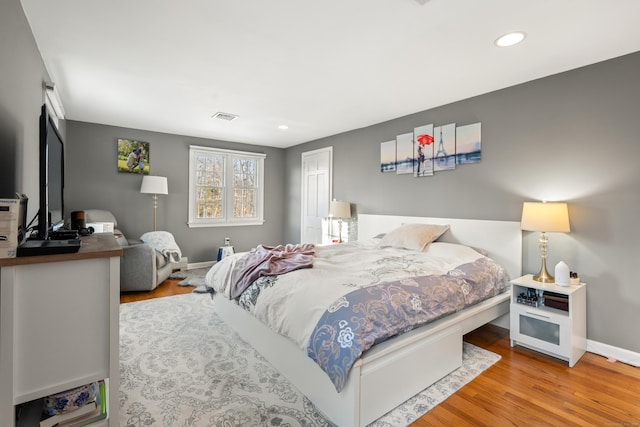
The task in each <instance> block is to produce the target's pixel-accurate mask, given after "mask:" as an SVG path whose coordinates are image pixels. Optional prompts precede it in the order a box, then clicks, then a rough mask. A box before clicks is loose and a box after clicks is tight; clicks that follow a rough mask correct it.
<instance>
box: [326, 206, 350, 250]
mask: <svg viewBox="0 0 640 427" xmlns="http://www.w3.org/2000/svg"><path fill="white" fill-rule="evenodd" d="M329 215H330V216H332V217H334V218H338V243H342V219H343V218H351V203H349V202H341V201H338V200H332V201H331V204H330V206H329Z"/></svg>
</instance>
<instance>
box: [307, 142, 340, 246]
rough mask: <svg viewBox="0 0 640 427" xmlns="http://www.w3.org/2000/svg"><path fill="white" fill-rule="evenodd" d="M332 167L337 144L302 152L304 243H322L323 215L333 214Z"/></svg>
mask: <svg viewBox="0 0 640 427" xmlns="http://www.w3.org/2000/svg"><path fill="white" fill-rule="evenodd" d="M332 170H333V147H327V148H321V149H319V150H314V151H308V152H306V153H302V221H301V223H300V241H301V242H302V243H322V218H324V217H327V216H328V215H329V202H330V200H331V188H332V186H331V181H332Z"/></svg>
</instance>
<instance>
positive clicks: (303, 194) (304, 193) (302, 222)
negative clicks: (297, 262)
mask: <svg viewBox="0 0 640 427" xmlns="http://www.w3.org/2000/svg"><path fill="white" fill-rule="evenodd" d="M322 152H328V153H329V200H328V201H329V202H331V200H332V199H333V146H329V147H323V148H318V149H316V150H311V151H305V152H304V153H302V154H301V156H300V196H301V197H300V234H299V235H300V242H302V237H303V232H304V229H305V226H306V222H305V211H304V205H305V202H306V200H307V187H306V185H305V181H306V175H305V173H306V172H305V167H304V166H305V164H304V162H305V158H306V157H310V156H313V155H315V154H318V153H322Z"/></svg>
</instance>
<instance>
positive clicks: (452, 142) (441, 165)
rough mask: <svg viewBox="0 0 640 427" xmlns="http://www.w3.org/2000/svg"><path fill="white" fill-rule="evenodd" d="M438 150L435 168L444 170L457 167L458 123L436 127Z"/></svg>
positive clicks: (435, 157)
mask: <svg viewBox="0 0 640 427" xmlns="http://www.w3.org/2000/svg"><path fill="white" fill-rule="evenodd" d="M434 134H435V135H437V140H438V150H437V151H436V154H435V156H434V162H433V170H434V171H443V170H451V169H455V168H456V124H455V123H451V124H448V125H444V126H438V127H436V128H434Z"/></svg>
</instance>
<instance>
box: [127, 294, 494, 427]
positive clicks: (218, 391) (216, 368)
mask: <svg viewBox="0 0 640 427" xmlns="http://www.w3.org/2000/svg"><path fill="white" fill-rule="evenodd" d="M499 359H500V356H499V355H497V354H494V353H492V352H489V351H486V350H483V349H481V348H478V347H475V346H473V345H471V344H468V343H464V355H463V362H462V367H461V368H459V369H457V370H456V371H454V372H452V373H451V374H450V375H448V376H447V377H445V378H443V379H442V380H440V381H438V382H437V383H436V384H434V385H432V386H431V387H429V388H427V389H426V390H424V391H422V392H421V393H419V394H418V395H416V396H414V397H412V398H411V399H409V400H408V401H406V402H405V403H403V404H402V405H400V406H399V407H397V408H396V409H394V410H393V411H391V412H389V413H388V414H386V415H384V416H383V417H381V418H380V419H378V420H377V421H375V422H374V423H373V424H371V425H372V426H376V427H387V426H389V427H390V426H393V427H397V426H406V425H408V424H410V423H411V422H413V421H415V420H416V419H418V418H420V416H422V415H424V414H425V413H426V412H427V411H429V410H430V409H431V408H433V407H434V406H436V405H438V404H439V403H440V402H442V401H443V400H445V399H446V398H447V397H448V396H450V395H451V394H453V393H455V391H456V390H458V389H459V388H461V387H462V386H463V385H465V384H466V383H468V382H469V381H471V380H472V379H473V378H475V377H476V376H477V375H479V374H480V373H481V372H482V371H484V370H485V369H487V368H488V367H490V366H491V365H493V364H494V363H495V362H497V361H498V360H499ZM120 381H121V383H120V425H121V426H123V427H124V426H127V427H130V426H131V427H133V426H149V425H158V426H220V427H231V426H238V427H239V426H265V427H271V426H279V427H294V426H332V425H333V424H332V423H331V422H329V421H328V420H326V419H325V418H324V417H323V416H322V414H321V413H320V412H319V411H318V410H317V409H315V407H314V406H313V404H311V402H310V401H309V400H308V399H307V398H306V397H305V396H303V395H302V394H301V393H300V392H299V391H298V390H297V389H296V388H294V387H293V386H292V385H291V384H290V383H289V382H288V381H287V380H286V379H285V378H284V377H282V376H281V375H280V374H279V373H278V372H277V371H276V370H275V369H274V368H273V367H272V366H271V365H270V364H269V363H268V362H267V361H266V360H265V359H264V358H262V356H260V354H258V353H257V352H256V351H255V350H254V349H253V348H252V347H251V346H249V345H248V344H247V343H245V342H244V341H242V340H241V339H240V337H238V335H237V334H236V333H235V332H234V331H233V329H231V328H230V327H229V326H227V324H226V323H224V322H223V321H222V319H220V317H219V316H218V315H216V313H215V307H214V305H213V301H212V300H211V296H210V295H208V294H196V293H191V294H185V295H177V296H172V297H166V298H159V299H153V300H147V301H140V302H132V303H127V304H122V305H121V306H120Z"/></svg>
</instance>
